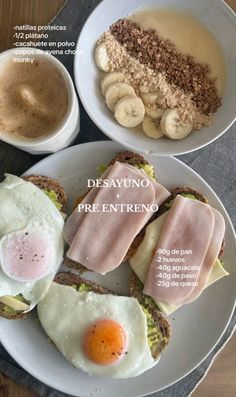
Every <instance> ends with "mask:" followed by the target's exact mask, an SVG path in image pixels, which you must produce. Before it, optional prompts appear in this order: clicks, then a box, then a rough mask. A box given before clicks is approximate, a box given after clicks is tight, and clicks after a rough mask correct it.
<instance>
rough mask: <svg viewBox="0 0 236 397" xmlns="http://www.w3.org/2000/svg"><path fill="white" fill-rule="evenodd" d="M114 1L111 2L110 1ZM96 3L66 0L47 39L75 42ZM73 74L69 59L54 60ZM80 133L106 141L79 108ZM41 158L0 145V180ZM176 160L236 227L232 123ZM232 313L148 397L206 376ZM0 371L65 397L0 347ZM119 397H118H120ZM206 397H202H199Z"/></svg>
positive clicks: (176, 392) (45, 395) (186, 388)
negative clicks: (209, 348) (192, 362)
mask: <svg viewBox="0 0 236 397" xmlns="http://www.w3.org/2000/svg"><path fill="white" fill-rule="evenodd" d="M114 1H115V0H114ZM99 2H100V1H98V0H68V3H67V5H66V7H65V8H64V9H63V10H62V12H61V13H60V14H59V15H58V16H57V17H56V19H54V21H53V24H58V25H59V24H61V25H66V26H67V31H66V32H59V33H55V32H51V33H50V40H53V41H54V40H58V41H63V40H68V41H76V40H77V37H78V33H79V31H80V29H81V27H82V26H83V23H84V21H85V19H86V18H87V16H88V15H89V14H90V12H91V11H92V9H93V8H94V7H95V6H96V5H97V4H98V3H99ZM58 58H59V59H60V60H61V61H62V62H63V63H64V64H65V66H66V67H67V68H68V71H69V72H70V73H71V74H73V57H72V56H71V57H68V56H67V57H65V56H61V57H58ZM81 126H82V128H81V133H80V134H79V136H78V138H77V140H76V141H75V142H74V144H78V143H82V142H89V141H96V140H104V139H107V137H106V136H104V135H103V134H102V133H101V132H100V131H99V130H98V128H97V127H96V126H95V125H94V124H93V123H92V121H91V120H90V119H89V117H88V116H87V114H86V112H85V111H84V109H83V108H82V105H81ZM41 158H42V157H41V156H32V155H30V154H27V153H24V152H22V151H20V150H18V149H15V148H14V147H12V146H9V145H7V144H5V143H3V142H0V179H1V178H3V174H4V172H9V173H13V174H16V175H21V174H22V173H23V172H24V171H26V170H27V169H28V168H29V167H30V166H32V165H33V164H35V163H36V162H37V161H39V160H40V159H41ZM180 159H181V160H182V161H184V162H185V163H186V164H188V165H189V166H190V167H191V168H193V169H194V170H195V171H197V172H198V173H199V174H200V175H201V176H202V177H203V178H204V179H205V180H206V181H207V182H208V183H209V184H210V186H211V187H212V188H213V189H214V190H215V192H216V193H217V194H218V196H219V197H220V199H222V201H223V203H224V205H225V207H226V209H227V210H228V212H229V215H230V217H231V219H232V221H233V223H234V225H235V224H236V203H235V201H236V172H235V171H236V124H234V126H233V127H231V129H230V130H229V131H228V132H227V133H226V134H225V135H224V136H223V137H221V138H220V139H218V141H216V142H215V143H213V144H211V145H209V146H208V147H206V148H204V149H201V150H200V151H197V152H194V153H191V154H188V155H184V156H181V157H180ZM235 324H236V312H235V313H234V316H233V318H232V320H231V323H230V325H229V326H228V329H227V331H226V332H225V334H224V336H223V337H222V339H221V340H220V342H219V343H218V345H217V346H216V348H215V349H214V351H213V352H212V353H211V354H210V355H209V356H208V358H207V359H205V361H204V362H203V363H202V364H201V365H199V366H198V367H197V369H195V370H194V371H193V372H192V373H191V374H190V375H188V376H186V377H185V378H184V379H183V380H181V381H179V382H177V383H176V384H175V385H173V386H171V387H169V388H167V389H165V390H163V391H161V392H158V393H155V394H153V395H152V397H187V396H189V395H190V394H191V393H192V391H193V390H194V388H195V387H196V385H197V384H198V383H199V382H200V381H201V380H202V378H203V377H204V375H205V374H206V372H207V370H208V368H209V366H210V364H211V362H212V361H213V359H214V357H215V356H216V355H217V353H218V352H219V351H220V350H221V349H222V347H223V346H224V344H225V343H226V342H227V340H228V339H229V338H230V336H231V335H232V333H233V330H234V328H235ZM0 372H2V373H4V374H6V375H8V376H10V377H12V378H13V379H15V380H16V381H17V382H18V383H22V384H23V385H25V386H27V387H29V388H31V389H32V390H34V391H35V392H36V393H37V394H38V395H39V396H41V397H65V396H66V395H65V394H62V393H59V392H57V391H55V390H52V389H50V388H49V387H47V386H46V385H43V384H42V383H40V382H38V381H37V380H36V379H34V378H33V377H32V376H31V375H29V374H27V373H26V372H25V371H23V370H22V369H21V368H20V367H19V366H18V365H17V364H16V363H15V362H14V360H12V358H11V357H10V356H9V355H8V354H7V352H6V351H5V350H4V348H3V347H2V346H1V345H0ZM16 397H17V396H16ZM121 397H122V396H121ZM202 397H206V396H202Z"/></svg>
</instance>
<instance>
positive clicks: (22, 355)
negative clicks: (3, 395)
mask: <svg viewBox="0 0 236 397" xmlns="http://www.w3.org/2000/svg"><path fill="white" fill-rule="evenodd" d="M120 150H122V147H121V146H120V145H118V144H116V143H114V142H93V143H86V144H83V145H79V146H74V147H71V148H68V149H66V150H64V151H62V152H59V153H57V154H54V155H52V156H50V157H47V158H46V159H45V160H43V161H41V162H39V163H38V164H36V165H35V166H33V167H32V168H31V169H30V170H29V171H28V172H27V174H43V175H48V176H51V177H54V178H57V179H58V180H59V181H60V182H61V183H62V184H63V186H64V188H65V189H66V191H67V192H68V194H69V196H70V197H71V200H70V204H71V203H72V201H73V199H74V198H75V197H76V195H77V194H78V193H80V192H83V191H85V190H86V178H87V177H89V178H94V177H95V176H96V175H97V173H96V168H97V166H98V165H99V164H102V163H105V164H106V163H107V162H108V161H109V160H110V159H111V158H112V157H113V156H114V155H115V154H116V153H117V152H118V151H120ZM147 159H148V157H147ZM149 160H150V162H151V163H152V164H153V165H154V166H155V168H156V170H157V176H158V180H159V181H160V182H161V183H163V184H164V185H165V186H166V187H167V188H173V187H176V186H181V185H187V186H191V187H193V188H195V189H197V190H199V191H200V192H202V193H203V194H204V195H206V196H207V197H208V198H209V200H210V203H211V204H212V205H213V206H214V207H215V208H217V209H218V210H220V212H221V213H222V214H223V215H224V217H225V221H226V250H225V266H226V269H227V270H228V271H229V272H230V273H231V275H230V277H228V278H225V279H222V280H220V281H219V282H217V283H216V284H215V285H213V286H211V287H210V288H208V289H207V291H206V292H204V293H203V294H202V296H201V297H200V299H198V300H197V301H195V302H194V303H193V304H190V305H188V306H185V307H183V308H181V309H180V310H179V311H177V312H176V313H175V314H174V315H173V316H171V317H172V318H171V327H172V338H171V341H170V344H169V346H168V348H167V349H166V351H165V352H164V354H163V357H162V358H161V360H160V363H159V364H158V365H157V366H156V367H154V368H153V369H151V370H150V371H147V372H146V373H145V374H143V375H141V376H139V377H137V378H135V379H131V380H129V379H127V380H120V381H118V380H106V379H101V378H96V377H89V376H88V375H86V374H83V373H82V372H80V371H79V370H78V369H75V368H74V367H73V366H72V365H70V364H69V363H68V362H67V361H66V360H65V359H64V358H63V356H62V355H61V354H60V353H59V352H58V351H57V350H56V349H55V348H54V347H53V345H52V344H50V343H49V342H48V339H47V337H46V335H45V334H44V332H43V330H42V329H41V328H40V326H39V325H38V324H36V323H35V321H34V320H33V319H27V320H23V321H13V322H11V321H7V320H3V319H1V320H0V329H1V331H0V336H1V342H2V344H3V345H4V347H5V348H6V349H7V350H8V352H9V353H10V354H11V355H12V357H13V358H14V359H15V360H16V361H17V362H18V363H19V364H20V365H21V366H22V367H23V368H24V369H25V370H27V371H28V372H29V373H31V374H32V375H33V376H35V377H36V378H38V379H39V380H41V381H42V382H44V383H46V384H48V385H50V386H52V387H54V388H56V389H58V390H60V391H63V392H65V393H68V394H72V395H75V396H79V397H91V396H93V397H110V396H113V397H121V396H122V397H137V396H141V395H145V394H148V393H151V392H154V391H157V390H160V389H162V388H165V387H167V386H168V385H170V384H172V383H174V382H176V381H178V380H179V379H181V378H182V377H184V376H185V375H186V374H188V373H189V372H190V371H191V370H192V369H193V368H194V367H196V366H197V365H198V364H199V363H200V362H201V361H202V360H203V359H204V358H205V357H206V356H207V355H208V354H209V353H210V351H211V350H212V349H213V347H214V346H215V344H216V343H217V341H218V340H219V338H220V337H221V335H222V333H223V332H224V330H225V328H226V326H227V324H228V322H229V320H230V317H231V314H232V310H233V308H234V305H235V294H236V270H235V269H236V268H235V257H236V244H235V235H234V231H233V227H232V225H231V222H230V220H229V217H228V215H227V213H226V211H225V209H224V207H223V205H222V204H221V202H220V200H219V199H218V198H217V196H216V194H215V193H214V192H213V191H212V190H211V188H210V187H209V186H208V185H207V183H206V182H204V181H203V180H202V179H201V178H200V176H198V175H197V174H196V173H195V172H194V171H192V170H191V169H190V168H189V167H187V166H186V165H185V164H183V163H182V162H180V161H179V160H177V159H175V158H173V157H169V158H167V157H159V158H158V157H153V158H149ZM124 269H126V271H127V272H128V270H127V269H128V266H123V271H124ZM121 270H122V268H119V269H118V270H117V271H116V272H115V275H114V273H113V278H112V280H111V274H110V275H109V277H108V278H109V279H110V281H112V283H111V284H110V286H111V288H114V290H117V289H118V291H122V290H124V292H125V290H126V287H127V279H126V280H125V277H126V276H125V274H127V273H124V272H123V273H122V271H121ZM96 279H97V280H98V279H99V280H100V281H101V279H103V278H102V277H101V276H100V277H99V278H96ZM119 280H120V285H119V287H117V285H116V283H117V282H118V281H119ZM108 281H109V280H108V279H107V277H106V278H105V279H103V280H102V282H103V283H105V284H107V283H108ZM55 327H56V324H55Z"/></svg>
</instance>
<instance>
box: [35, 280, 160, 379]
mask: <svg viewBox="0 0 236 397" xmlns="http://www.w3.org/2000/svg"><path fill="white" fill-rule="evenodd" d="M37 308H38V316H39V320H40V323H41V325H42V327H43V328H44V330H45V332H46V334H47V335H48V336H49V338H50V339H51V340H52V341H53V343H54V344H55V345H56V347H57V349H58V350H59V351H60V352H61V353H62V354H63V356H64V357H65V358H66V359H67V360H68V361H69V362H70V363H71V364H73V365H74V366H75V367H77V368H79V369H81V370H82V371H84V372H87V373H88V374H89V375H96V376H103V377H107V378H117V379H122V378H131V377H135V376H138V375H140V374H141V373H143V372H145V371H146V370H148V369H149V368H152V367H153V366H154V365H155V364H156V363H157V361H155V360H154V359H153V357H152V355H151V351H150V348H149V345H148V336H147V318H146V316H145V314H144V312H143V310H142V308H141V306H140V305H139V303H138V301H137V300H136V299H135V298H130V297H124V296H115V295H102V294H97V293H95V292H92V291H89V292H88V291H82V292H80V291H77V290H76V289H75V288H73V287H71V286H66V285H62V284H57V283H55V282H53V283H52V284H51V286H50V288H49V290H48V292H47V294H46V295H45V297H44V298H43V300H42V301H41V302H40V303H39V304H38V306H37Z"/></svg>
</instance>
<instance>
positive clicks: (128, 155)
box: [108, 151, 149, 166]
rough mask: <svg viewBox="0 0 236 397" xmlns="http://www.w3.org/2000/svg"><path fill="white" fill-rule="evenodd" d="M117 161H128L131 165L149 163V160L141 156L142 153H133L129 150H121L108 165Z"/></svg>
mask: <svg viewBox="0 0 236 397" xmlns="http://www.w3.org/2000/svg"><path fill="white" fill-rule="evenodd" d="M116 161H119V162H120V163H127V164H130V165H134V166H135V165H139V164H144V165H145V164H149V163H148V161H147V160H146V159H145V158H144V157H143V156H141V154H138V153H133V152H129V151H125V152H119V153H117V155H116V156H115V157H113V159H112V160H111V161H110V163H108V165H113V164H115V162H116Z"/></svg>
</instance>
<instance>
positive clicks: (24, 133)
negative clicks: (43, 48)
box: [0, 57, 69, 140]
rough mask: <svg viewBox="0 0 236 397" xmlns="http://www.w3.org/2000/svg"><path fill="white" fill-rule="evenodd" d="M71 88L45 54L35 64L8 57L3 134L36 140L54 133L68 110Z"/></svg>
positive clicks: (1, 91)
mask: <svg viewBox="0 0 236 397" xmlns="http://www.w3.org/2000/svg"><path fill="white" fill-rule="evenodd" d="M68 102H69V98H68V90H67V86H66V83H65V81H64V78H63V76H62V75H61V73H60V71H59V70H58V69H57V67H56V66H55V65H54V64H53V63H52V62H51V61H50V60H48V59H45V58H44V57H36V58H35V59H34V61H33V62H32V63H18V62H13V60H12V59H10V60H6V61H5V62H4V63H3V64H2V65H1V69H0V134H1V135H6V136H9V137H12V138H14V139H19V140H34V139H37V138H41V137H45V136H47V135H50V134H52V133H54V132H55V131H56V130H57V128H58V127H59V126H60V125H61V123H62V121H63V119H64V117H65V115H66V112H67V109H68Z"/></svg>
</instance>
